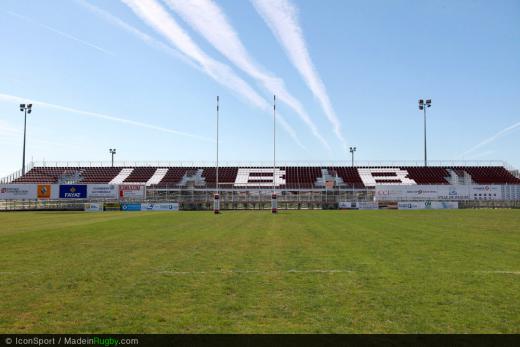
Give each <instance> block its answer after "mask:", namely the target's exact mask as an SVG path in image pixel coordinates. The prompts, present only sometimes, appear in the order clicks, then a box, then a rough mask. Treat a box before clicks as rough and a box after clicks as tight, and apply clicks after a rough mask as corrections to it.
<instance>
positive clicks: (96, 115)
mask: <svg viewBox="0 0 520 347" xmlns="http://www.w3.org/2000/svg"><path fill="white" fill-rule="evenodd" d="M0 101H6V102H12V103H17V104H18V103H32V104H34V105H39V106H42V107H48V108H52V109H55V110H60V111H65V112H71V113H76V114H79V115H82V116H87V117H91V118H99V119H104V120H109V121H112V122H118V123H124V124H128V125H133V126H136V127H140V128H145V129H150V130H156V131H161V132H164V133H170V134H174V135H180V136H187V137H191V138H194V139H197V140H201V141H207V142H213V139H209V138H206V137H203V136H198V135H194V134H190V133H187V132H183V131H178V130H173V129H169V128H164V127H160V126H156V125H152V124H148V123H143V122H138V121H134V120H130V119H126V118H120V117H114V116H111V115H108V114H104V113H97V112H90V111H84V110H78V109H76V108H72V107H68V106H62V105H56V104H51V103H48V102H44V101H37V100H31V99H29V98H23V97H19V96H14V95H9V94H2V93H0Z"/></svg>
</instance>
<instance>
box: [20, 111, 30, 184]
mask: <svg viewBox="0 0 520 347" xmlns="http://www.w3.org/2000/svg"><path fill="white" fill-rule="evenodd" d="M20 111H22V112H24V119H23V153H22V175H25V142H26V136H27V113H29V114H30V113H31V112H32V104H27V105H25V104H20Z"/></svg>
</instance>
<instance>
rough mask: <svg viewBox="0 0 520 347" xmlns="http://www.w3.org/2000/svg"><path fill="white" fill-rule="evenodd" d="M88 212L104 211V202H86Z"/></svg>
mask: <svg viewBox="0 0 520 347" xmlns="http://www.w3.org/2000/svg"><path fill="white" fill-rule="evenodd" d="M85 211H86V212H103V204H102V203H94V202H93V203H86V204H85Z"/></svg>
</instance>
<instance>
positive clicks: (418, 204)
mask: <svg viewBox="0 0 520 347" xmlns="http://www.w3.org/2000/svg"><path fill="white" fill-rule="evenodd" d="M397 208H398V209H400V210H453V209H458V208H459V203H458V201H400V202H398V203H397Z"/></svg>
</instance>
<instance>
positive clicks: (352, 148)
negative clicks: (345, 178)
mask: <svg viewBox="0 0 520 347" xmlns="http://www.w3.org/2000/svg"><path fill="white" fill-rule="evenodd" d="M356 150H357V148H356V147H350V153H351V154H352V167H354V153H355V152H356Z"/></svg>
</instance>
